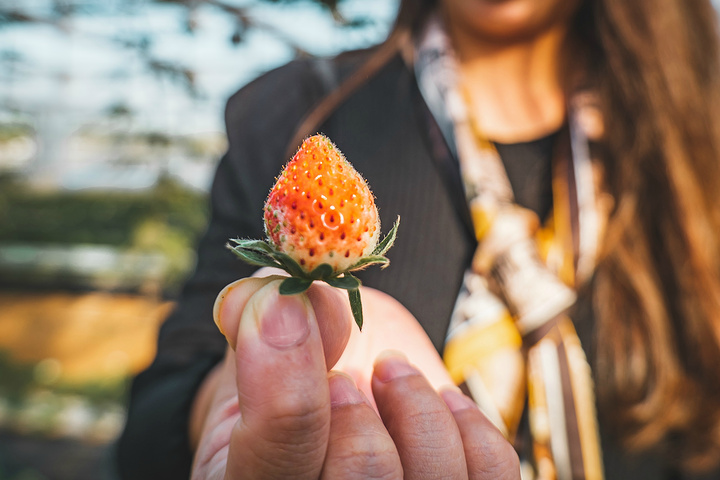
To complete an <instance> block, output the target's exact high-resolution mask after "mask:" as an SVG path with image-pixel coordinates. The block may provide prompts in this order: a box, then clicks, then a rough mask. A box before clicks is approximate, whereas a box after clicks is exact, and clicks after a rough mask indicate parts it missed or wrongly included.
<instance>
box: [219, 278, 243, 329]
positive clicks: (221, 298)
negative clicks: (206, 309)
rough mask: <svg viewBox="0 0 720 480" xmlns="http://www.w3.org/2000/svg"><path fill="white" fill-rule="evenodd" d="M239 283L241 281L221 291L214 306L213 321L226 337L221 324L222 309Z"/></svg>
mask: <svg viewBox="0 0 720 480" xmlns="http://www.w3.org/2000/svg"><path fill="white" fill-rule="evenodd" d="M238 282H239V280H238V281H235V282H233V283H231V284H229V285H227V286H226V287H225V288H223V289H222V290H220V293H218V296H217V298H216V299H215V303H214V304H213V320H214V321H215V325H216V326H217V328H218V330H220V333H222V334H223V335H225V331H224V330H223V327H222V323H221V322H220V309H221V308H222V304H223V302H224V301H225V297H227V296H228V294H229V293H230V291H231V290H232V289H233V287H234V286H235V284H237V283H238Z"/></svg>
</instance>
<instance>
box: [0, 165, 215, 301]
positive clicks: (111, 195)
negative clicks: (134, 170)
mask: <svg viewBox="0 0 720 480" xmlns="http://www.w3.org/2000/svg"><path fill="white" fill-rule="evenodd" d="M206 221H207V197H206V195H205V194H204V193H200V192H196V191H192V190H189V189H187V188H185V187H183V186H182V185H180V184H178V183H177V182H175V181H173V180H171V179H163V180H161V181H160V182H159V183H158V185H156V186H155V187H154V188H152V189H149V190H142V191H135V192H126V191H125V192H123V191H112V192H103V191H83V192H66V191H51V192H42V191H36V190H32V189H28V188H27V187H26V186H24V185H23V184H21V183H18V182H15V181H12V180H9V179H4V180H2V179H0V243H5V244H27V245H55V246H58V245H60V246H62V245H65V246H71V245H103V246H111V247H116V248H119V249H121V250H125V251H134V252H154V253H161V254H163V255H164V256H165V258H166V259H167V261H168V267H167V270H166V271H165V276H164V283H165V285H164V288H165V290H166V291H173V290H175V289H177V288H178V287H179V285H180V283H181V282H182V280H183V279H184V278H185V276H186V275H187V274H188V272H189V270H190V269H191V267H192V264H193V260H194V256H193V251H194V245H195V242H196V239H197V237H198V236H199V234H200V233H201V232H202V230H203V229H204V227H205V224H206Z"/></svg>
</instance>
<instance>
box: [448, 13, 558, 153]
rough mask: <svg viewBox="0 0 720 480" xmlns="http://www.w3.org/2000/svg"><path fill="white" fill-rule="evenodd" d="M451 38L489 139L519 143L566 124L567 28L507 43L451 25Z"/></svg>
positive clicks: (474, 110) (479, 121) (464, 82)
mask: <svg viewBox="0 0 720 480" xmlns="http://www.w3.org/2000/svg"><path fill="white" fill-rule="evenodd" d="M450 36H451V38H452V41H453V44H454V46H455V49H456V53H457V55H458V58H459V61H460V75H461V82H462V87H463V88H464V89H465V92H466V93H467V95H468V97H469V102H470V105H469V107H470V109H471V112H472V114H473V115H474V117H475V120H476V122H477V125H478V126H479V127H480V129H481V131H482V133H483V134H484V135H485V136H486V137H487V138H489V139H491V140H497V141H500V142H504V143H514V142H519V141H525V140H532V139H535V138H539V137H541V136H544V135H547V134H549V133H551V132H553V131H555V130H557V129H559V128H560V127H561V126H562V124H563V122H564V120H565V92H564V89H563V84H562V82H561V80H560V77H561V76H560V68H561V64H562V62H561V57H562V52H563V46H564V44H565V37H566V31H565V28H564V27H561V26H557V27H550V28H548V29H547V30H545V31H544V32H542V33H540V34H538V35H536V36H533V37H532V38H529V39H522V40H521V41H516V42H512V43H503V44H499V43H496V42H491V41H483V40H482V39H479V38H478V37H477V36H473V34H472V32H467V31H463V30H462V29H459V28H455V29H451V31H450Z"/></svg>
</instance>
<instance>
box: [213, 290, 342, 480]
mask: <svg viewBox="0 0 720 480" xmlns="http://www.w3.org/2000/svg"><path fill="white" fill-rule="evenodd" d="M280 281H281V280H279V279H272V280H269V281H267V282H266V283H265V285H264V286H261V288H259V289H258V290H257V291H256V292H255V293H253V294H252V295H251V296H250V297H249V298H247V301H246V302H245V305H244V306H243V308H242V314H241V315H240V321H239V325H237V328H235V331H236V332H237V333H236V337H235V342H234V346H235V364H236V370H237V378H236V383H237V390H238V404H239V407H240V414H241V418H240V420H239V421H238V422H237V423H236V424H235V426H234V427H233V430H232V434H231V438H230V449H229V451H228V458H227V473H226V478H239V477H240V476H242V477H243V478H287V477H289V476H293V478H317V476H318V475H319V472H320V471H321V469H322V465H323V461H324V458H325V451H326V449H327V442H328V436H329V431H330V396H329V390H328V383H327V369H326V366H325V358H324V355H323V348H322V339H321V337H320V329H319V328H318V325H317V321H316V318H315V313H314V311H313V308H312V305H311V303H310V300H309V299H308V297H307V296H306V295H290V296H284V295H280V294H279V292H278V286H279V284H280ZM226 301H227V298H226ZM225 308H228V309H229V308H230V306H229V305H226V306H225ZM224 312H225V311H224V310H223V309H222V308H221V313H220V319H219V320H220V324H221V326H223V327H225V326H226V325H227V326H228V327H235V326H234V325H230V324H229V323H226V322H225V320H224V318H223V316H224ZM226 335H228V336H229V332H228V331H226Z"/></svg>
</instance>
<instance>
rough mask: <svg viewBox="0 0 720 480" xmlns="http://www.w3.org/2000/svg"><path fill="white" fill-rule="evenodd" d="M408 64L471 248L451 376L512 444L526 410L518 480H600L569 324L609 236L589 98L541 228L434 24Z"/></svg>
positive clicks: (593, 428) (571, 118)
mask: <svg viewBox="0 0 720 480" xmlns="http://www.w3.org/2000/svg"><path fill="white" fill-rule="evenodd" d="M414 65H415V73H416V77H417V80H418V84H419V87H420V91H421V92H422V95H423V98H424V99H425V101H426V103H427V104H428V106H429V108H430V110H431V112H432V113H433V116H434V117H435V119H436V121H437V123H438V125H439V126H440V129H441V131H442V133H443V135H444V136H445V139H446V141H447V144H448V145H449V146H450V149H451V150H452V153H453V154H455V156H456V158H458V160H459V164H460V170H461V175H462V179H463V184H464V187H465V196H466V199H467V202H468V205H469V208H470V213H471V217H472V221H473V227H474V231H475V235H476V238H477V241H478V247H477V250H476V252H475V255H474V257H473V261H472V265H471V267H470V268H469V269H468V270H467V272H466V273H465V276H464V282H463V286H462V289H461V291H460V294H459V296H458V299H457V302H456V306H455V310H454V313H453V316H452V319H451V322H450V327H449V330H448V336H447V342H446V347H445V354H444V360H445V363H446V366H447V368H448V370H449V372H450V374H451V375H452V377H453V379H454V380H455V381H456V383H457V384H458V385H460V387H461V388H462V389H464V391H465V392H466V393H468V394H469V395H470V396H471V397H472V398H473V399H474V400H475V401H476V402H477V403H478V405H479V406H480V407H481V408H482V410H483V411H484V412H485V414H486V415H487V417H488V418H489V419H490V420H492V421H493V423H494V424H495V425H496V426H497V427H498V428H499V429H500V430H501V431H502V432H503V433H504V434H505V435H506V437H507V438H508V439H510V440H511V441H512V440H516V441H517V440H518V438H517V437H518V435H517V433H518V428H519V426H520V423H521V417H522V416H523V412H524V410H525V409H526V408H527V416H528V419H529V431H530V436H531V447H532V448H530V449H527V450H525V449H522V450H521V451H520V452H519V453H520V456H521V461H522V463H523V478H524V479H525V480H529V479H533V478H535V479H541V480H551V479H560V480H566V479H568V480H569V479H593V480H594V479H602V478H603V469H602V459H601V452H600V445H599V439H598V429H597V420H596V415H595V399H594V390H593V384H592V377H591V372H590V368H589V366H588V363H587V360H586V357H585V353H584V352H583V349H582V347H581V345H580V341H579V339H578V337H577V334H576V332H575V329H574V326H573V323H572V321H571V320H570V318H569V317H568V316H567V314H566V312H567V310H568V309H569V308H570V307H571V306H572V305H573V304H574V303H575V300H576V293H575V290H576V289H577V288H578V287H579V286H581V285H583V283H585V282H586V281H587V280H588V279H589V277H590V276H591V275H592V272H593V269H594V264H595V258H596V253H597V241H598V238H599V237H600V235H601V231H602V228H604V224H603V219H604V218H605V217H604V216H603V215H602V214H601V212H602V211H603V209H602V208H600V207H599V205H601V203H602V202H600V201H599V200H598V199H599V198H601V195H599V194H598V193H597V192H598V189H597V184H596V182H597V178H598V175H596V174H595V172H594V170H595V169H596V166H595V164H594V163H593V162H592V161H591V157H590V151H589V147H588V145H589V143H588V140H587V138H588V133H591V132H590V130H591V129H589V128H588V125H589V124H590V123H591V122H590V123H589V122H588V120H590V121H592V120H593V118H597V115H596V113H597V112H598V110H597V109H595V108H594V105H593V102H592V99H593V97H592V96H591V95H588V94H582V93H578V94H576V95H574V96H572V97H571V101H570V102H569V106H568V127H567V128H566V129H564V131H563V132H561V133H560V134H559V139H558V141H557V145H556V149H555V150H557V152H556V158H554V164H553V185H552V187H553V214H552V215H551V216H550V218H549V219H548V221H547V222H545V224H544V225H541V224H540V219H539V218H538V217H537V215H536V214H535V213H534V212H532V211H531V210H528V209H526V208H523V207H520V206H519V205H517V204H516V203H515V201H514V196H513V192H512V188H511V185H510V181H509V180H508V177H507V173H506V172H505V168H504V165H503V163H502V160H501V158H500V156H499V154H498V152H497V150H496V149H495V147H494V145H493V144H492V143H491V142H490V141H488V139H487V138H485V137H484V136H483V135H482V132H481V131H480V130H479V128H478V126H477V124H476V122H475V121H474V119H473V117H472V114H471V111H470V109H469V108H468V105H469V102H468V101H467V100H468V99H467V98H465V97H464V96H463V92H462V89H461V87H460V82H459V81H458V78H459V77H458V75H459V69H458V63H457V60H456V58H455V55H454V52H453V49H452V45H451V42H450V39H449V37H448V36H447V34H446V33H445V30H444V29H443V26H442V23H441V21H440V19H439V18H438V17H433V18H431V19H430V21H429V22H428V24H427V25H426V27H425V29H424V31H423V32H422V34H421V35H420V36H419V37H418V39H417V42H416V45H415V62H414ZM516 444H517V442H516Z"/></svg>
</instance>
